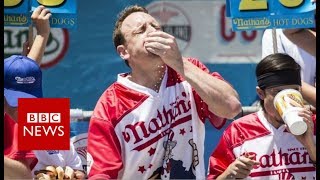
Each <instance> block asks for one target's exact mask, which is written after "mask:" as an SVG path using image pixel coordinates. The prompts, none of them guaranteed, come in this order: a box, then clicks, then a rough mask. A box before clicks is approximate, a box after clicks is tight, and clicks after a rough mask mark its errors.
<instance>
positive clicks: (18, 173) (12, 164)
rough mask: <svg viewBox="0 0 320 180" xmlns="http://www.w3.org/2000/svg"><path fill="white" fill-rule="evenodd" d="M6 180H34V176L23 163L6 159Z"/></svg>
mask: <svg viewBox="0 0 320 180" xmlns="http://www.w3.org/2000/svg"><path fill="white" fill-rule="evenodd" d="M4 179H32V175H31V171H30V169H29V168H28V167H26V166H25V165H24V164H23V163H21V162H19V161H16V160H13V159H10V158H7V157H4Z"/></svg>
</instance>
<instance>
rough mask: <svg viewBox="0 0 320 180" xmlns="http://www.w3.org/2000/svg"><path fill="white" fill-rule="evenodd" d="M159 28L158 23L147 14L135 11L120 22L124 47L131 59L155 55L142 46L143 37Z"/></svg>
mask: <svg viewBox="0 0 320 180" xmlns="http://www.w3.org/2000/svg"><path fill="white" fill-rule="evenodd" d="M159 30H161V26H160V24H159V23H158V22H157V21H156V20H155V19H154V18H153V17H152V16H150V15H149V14H146V13H144V12H135V13H132V14H130V15H129V16H128V17H127V18H126V19H125V20H124V21H123V23H122V26H121V32H122V34H123V35H124V38H125V41H126V44H125V48H126V50H127V52H128V53H129V55H130V57H129V58H131V59H132V58H133V59H145V58H146V57H149V58H150V57H153V58H154V57H155V55H154V54H152V53H150V52H148V51H147V50H146V48H145V47H144V39H145V38H146V37H147V35H148V33H150V32H154V31H159Z"/></svg>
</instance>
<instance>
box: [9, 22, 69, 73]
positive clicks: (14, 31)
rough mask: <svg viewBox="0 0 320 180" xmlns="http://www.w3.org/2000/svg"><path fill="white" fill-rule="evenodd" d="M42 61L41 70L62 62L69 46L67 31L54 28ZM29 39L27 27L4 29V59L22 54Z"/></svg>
mask: <svg viewBox="0 0 320 180" xmlns="http://www.w3.org/2000/svg"><path fill="white" fill-rule="evenodd" d="M50 32H51V33H50V35H49V39H48V42H47V46H46V49H45V52H44V56H43V58H42V61H41V68H48V67H51V66H53V65H55V64H57V63H58V62H59V61H61V60H62V59H63V57H64V55H65V54H66V52H67V49H68V46H69V33H68V31H67V30H66V29H60V28H53V29H51V30H50ZM27 39H28V28H27V27H4V39H3V40H4V43H3V44H4V57H5V58H6V57H9V56H11V55H14V54H21V52H22V49H23V43H24V42H26V40H27Z"/></svg>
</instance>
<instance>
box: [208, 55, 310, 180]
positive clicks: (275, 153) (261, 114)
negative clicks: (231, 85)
mask: <svg viewBox="0 0 320 180" xmlns="http://www.w3.org/2000/svg"><path fill="white" fill-rule="evenodd" d="M256 76H257V79H258V86H257V93H258V95H259V97H260V99H261V100H260V102H261V106H262V110H260V111H258V112H257V113H253V114H249V115H247V116H244V117H242V118H240V119H237V120H235V121H234V122H232V123H231V124H230V125H229V127H227V128H226V130H225V131H224V133H223V135H222V138H221V139H220V142H219V143H218V146H217V147H216V149H215V150H214V152H213V153H212V155H211V156H210V159H209V171H208V179H235V178H237V179H239V178H240V179H243V178H248V179H315V178H316V169H315V167H314V166H315V161H316V143H315V139H316V135H315V129H314V126H315V120H316V116H315V114H313V115H312V113H311V112H310V111H309V110H307V109H303V110H302V111H301V112H300V113H299V116H301V117H303V119H304V121H305V122H306V123H307V126H308V129H307V131H306V132H305V133H304V134H302V135H299V136H294V135H292V134H291V133H290V132H289V131H288V130H287V128H286V125H285V124H284V122H283V120H282V118H281V117H280V115H279V113H278V112H277V110H276V109H275V108H274V105H273V99H274V96H275V95H276V94H277V93H278V92H280V91H281V90H283V89H289V88H290V89H296V90H301V78H300V66H299V65H298V64H297V63H296V62H295V61H294V59H292V58H291V57H290V56H288V55H286V54H280V53H278V54H272V55H269V56H267V57H265V58H264V59H263V60H262V61H261V62H259V63H258V65H257V68H256ZM302 94H304V93H302Z"/></svg>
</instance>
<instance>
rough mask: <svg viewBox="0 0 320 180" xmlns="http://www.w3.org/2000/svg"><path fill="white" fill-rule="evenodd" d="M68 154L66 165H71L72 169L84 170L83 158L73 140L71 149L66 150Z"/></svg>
mask: <svg viewBox="0 0 320 180" xmlns="http://www.w3.org/2000/svg"><path fill="white" fill-rule="evenodd" d="M65 153H67V154H66V156H65V157H66V165H67V166H70V167H71V168H72V169H77V170H83V168H82V162H81V159H80V157H79V155H78V153H77V151H76V150H75V148H74V145H73V143H72V142H70V150H69V151H65Z"/></svg>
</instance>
